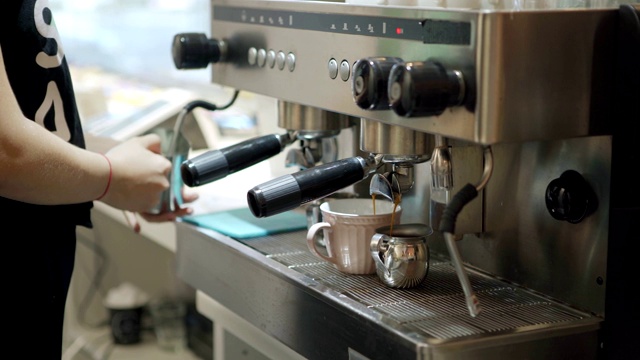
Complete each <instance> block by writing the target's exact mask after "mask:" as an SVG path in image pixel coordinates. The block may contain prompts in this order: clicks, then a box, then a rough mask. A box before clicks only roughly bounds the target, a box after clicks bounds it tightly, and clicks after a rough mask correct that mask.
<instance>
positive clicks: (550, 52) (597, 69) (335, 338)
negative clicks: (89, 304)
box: [174, 0, 639, 359]
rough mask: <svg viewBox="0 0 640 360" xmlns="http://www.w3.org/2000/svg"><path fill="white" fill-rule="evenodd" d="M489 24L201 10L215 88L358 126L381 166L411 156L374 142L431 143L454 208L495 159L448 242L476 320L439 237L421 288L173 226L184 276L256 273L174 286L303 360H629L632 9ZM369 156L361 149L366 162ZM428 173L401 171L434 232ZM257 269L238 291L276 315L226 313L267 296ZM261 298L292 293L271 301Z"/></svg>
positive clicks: (411, 208) (510, 13)
mask: <svg viewBox="0 0 640 360" xmlns="http://www.w3.org/2000/svg"><path fill="white" fill-rule="evenodd" d="M492 4H493V3H492ZM494 6H496V7H497V6H498V4H497V3H496V4H493V5H486V6H485V8H484V9H451V8H448V9H447V8H435V7H434V8H430V7H411V6H371V5H355V4H345V3H335V2H321V1H270V0H269V1H249V0H213V1H212V9H211V10H212V18H211V21H212V26H211V39H209V40H207V41H206V42H205V43H206V46H205V45H202V46H200V51H199V52H196V53H197V54H198V56H199V57H200V61H201V64H204V65H205V66H206V65H208V64H209V63H211V70H212V82H214V83H217V84H221V85H224V86H228V87H231V88H234V89H240V90H245V91H250V92H255V93H259V94H263V95H267V96H271V97H274V98H276V99H278V100H280V101H282V102H286V103H292V104H301V105H303V106H308V107H312V108H317V109H322V110H325V111H329V112H334V113H338V114H344V115H347V116H350V117H353V118H359V119H361V123H362V124H363V125H364V126H362V128H363V129H371V128H375V129H376V131H382V133H380V132H378V133H377V135H375V134H376V133H375V132H374V133H373V134H374V136H378V137H379V138H380V139H381V140H380V142H378V143H377V144H376V146H375V148H376V149H396V148H402V147H401V146H393V144H389V143H388V142H390V141H391V142H392V141H411V139H400V138H398V137H393V136H385V135H388V134H390V133H391V130H389V131H388V132H387V131H386V130H385V129H393V128H395V127H398V128H402V129H405V130H410V131H415V132H417V133H424V134H429V136H435V137H436V139H437V142H436V143H437V145H438V146H439V150H440V152H439V154H440V155H439V156H438V159H440V156H441V155H442V154H447V156H446V159H447V161H448V159H450V162H447V163H446V164H447V166H451V169H450V175H451V187H450V188H448V189H447V191H449V192H450V194H455V193H456V192H457V191H459V190H460V189H462V188H463V187H464V186H465V185H467V184H469V183H471V184H474V183H476V182H478V181H479V180H480V178H481V177H482V176H483V167H484V166H485V165H486V163H485V162H486V157H483V153H484V151H485V150H486V149H487V148H490V149H491V152H492V169H493V171H492V175H491V178H490V180H489V181H488V183H487V184H486V186H483V188H482V190H481V191H480V192H479V194H478V196H477V198H475V199H474V200H472V201H470V202H469V203H468V204H467V205H466V206H465V207H464V209H463V210H462V211H461V212H460V214H459V216H458V218H457V222H456V227H455V229H456V231H455V235H456V243H457V246H458V248H459V251H460V255H461V258H462V259H463V260H464V264H465V268H466V270H467V272H468V273H469V278H470V280H471V285H472V287H473V289H474V290H475V291H476V294H477V295H478V297H479V298H480V300H481V304H482V308H483V311H482V312H481V313H480V314H479V316H477V317H471V316H469V313H468V312H466V311H465V306H464V300H463V297H462V295H461V291H460V284H459V283H458V282H457V280H456V277H455V271H453V270H452V267H451V264H450V258H449V252H448V251H447V247H446V246H445V242H444V241H443V236H442V234H438V232H437V231H436V232H435V233H434V235H432V236H430V239H429V240H428V244H429V246H430V248H431V249H432V251H434V252H435V253H439V254H440V256H441V257H440V260H434V261H433V263H432V264H431V268H430V272H429V274H428V275H427V279H426V280H425V283H424V284H423V285H422V286H421V287H420V288H418V289H409V290H398V289H385V288H384V286H380V284H379V282H377V281H376V280H377V279H376V278H372V279H369V278H367V279H364V278H362V277H360V278H353V277H352V278H349V277H348V276H344V275H342V274H337V273H336V272H335V271H333V272H331V271H328V270H327V269H326V268H324V267H322V266H323V265H322V264H318V263H317V259H313V258H309V257H305V255H304V252H305V251H304V250H305V249H300V248H299V247H298V245H297V242H299V243H300V244H303V243H304V241H303V239H304V235H303V234H300V233H292V234H288V235H286V236H283V237H282V238H275V237H267V238H265V239H261V241H253V240H252V241H251V242H246V243H241V242H240V243H238V244H235V243H233V241H230V240H229V239H226V238H225V237H224V236H220V235H216V234H212V233H210V232H206V231H202V230H200V229H196V228H194V227H192V226H191V225H187V224H179V225H178V227H179V242H178V257H179V258H182V259H183V263H187V262H194V261H197V260H198V258H200V259H201V260H202V261H203V262H206V261H207V255H206V254H205V252H204V251H203V249H205V248H208V247H210V248H211V250H212V251H216V252H218V253H221V252H224V251H223V249H227V248H230V249H232V250H230V251H231V253H232V254H233V256H234V258H235V257H238V256H239V255H237V254H238V253H239V252H243V251H248V252H249V253H250V255H248V256H246V258H245V257H244V256H240V258H243V259H245V261H246V265H247V266H249V267H251V268H252V269H253V271H246V272H242V271H240V272H233V271H226V270H224V269H221V268H216V267H215V264H213V263H215V262H216V261H211V260H210V261H209V263H212V264H210V265H207V266H208V268H210V269H211V274H213V273H215V274H216V275H214V276H202V274H199V273H200V272H201V271H202V269H199V270H197V271H196V270H193V269H191V268H190V267H189V266H188V265H181V266H179V273H180V274H181V276H182V277H184V278H185V279H186V280H187V281H189V282H190V283H192V284H193V285H194V286H196V287H198V288H202V289H205V291H206V292H207V293H208V294H210V295H211V296H214V297H217V298H218V299H219V300H220V301H221V302H222V303H223V304H224V305H225V306H229V307H230V308H231V309H232V310H234V311H236V312H237V313H239V314H240V315H241V316H243V317H245V318H246V319H247V320H248V321H250V322H252V323H254V325H257V326H259V327H261V328H262V329H263V330H265V331H266V332H267V333H269V334H271V335H272V336H274V337H275V338H277V339H278V340H279V341H281V342H283V343H285V344H286V345H288V346H289V347H291V348H292V349H294V350H295V351H297V352H299V353H300V354H301V355H303V356H304V357H306V358H310V359H326V358H332V359H347V358H348V359H389V358H397V359H400V358H402V359H405V358H415V359H484V358H492V359H495V358H500V359H512V358H545V359H551V358H562V359H566V358H572V359H573V358H576V359H577V358H579V359H595V358H612V359H613V358H618V357H619V358H626V357H627V356H630V352H632V351H633V350H632V346H631V345H630V341H629V339H630V338H629V335H628V334H626V333H625V331H624V330H623V329H624V327H625V324H630V323H627V321H632V322H633V319H635V321H637V320H638V319H637V315H638V312H637V310H634V307H633V306H631V302H630V300H628V298H627V300H625V298H626V297H625V296H624V293H625V291H626V290H625V286H626V281H628V280H630V279H631V277H630V275H628V271H627V269H629V267H627V265H622V264H628V263H629V261H630V259H631V257H630V255H629V254H628V251H629V248H628V246H630V245H625V244H628V241H629V238H630V232H631V230H630V228H631V226H630V224H631V222H630V221H631V218H632V214H635V213H637V206H638V205H637V202H636V201H637V200H638V197H637V196H635V195H631V196H626V195H625V194H624V193H623V190H622V189H621V188H619V187H618V186H620V187H624V186H627V185H630V180H628V178H627V177H628V176H629V172H628V171H629V170H628V165H629V164H628V163H627V162H628V161H630V160H631V161H637V155H634V153H637V150H635V151H634V150H633V148H632V147H631V145H630V143H631V141H629V140H630V139H632V137H633V133H634V132H635V131H636V130H637V125H632V124H631V123H633V122H637V121H638V120H639V119H638V111H637V110H634V109H635V107H633V106H629V105H628V104H627V103H626V101H627V100H628V99H629V96H632V95H630V94H629V92H630V93H631V94H634V93H635V94H637V90H636V89H637V88H638V87H639V84H638V82H637V80H638V78H637V76H638V75H637V74H638V73H637V70H629V69H625V70H624V71H623V70H622V69H621V67H622V66H624V63H625V61H626V62H627V64H629V61H633V60H629V58H631V59H633V57H632V56H637V50H634V49H635V48H636V47H637V46H638V43H637V42H634V41H637V37H636V38H634V36H635V35H631V36H630V37H625V36H626V35H625V31H626V30H625V31H621V29H622V26H623V25H621V24H622V23H624V22H625V21H627V20H625V19H629V18H631V21H630V22H627V24H629V23H631V24H633V21H634V20H633V19H637V13H638V6H637V5H635V6H627V7H626V8H624V9H622V8H618V7H601V8H558V7H556V8H549V9H533V10H526V9H520V8H510V9H505V10H499V9H495V8H493V7H494ZM623 10H624V11H623ZM634 14H635V15H634ZM634 16H635V17H634ZM624 26H627V25H624ZM630 29H631V30H629V31H630V32H629V34H637V31H638V30H637V29H635V28H633V26H631V27H630ZM627 30H628V29H627ZM634 39H636V40H634ZM621 44H627V45H628V46H629V48H630V49H631V50H628V49H625V46H623V45H621ZM210 48H215V51H211V50H210ZM203 49H204V50H203ZM185 51H186V50H185ZM193 56H195V55H193ZM174 57H175V53H174ZM203 59H204V60H203ZM634 71H635V72H634ZM621 74H625V75H621ZM625 81H626V82H627V84H628V87H627V88H624V87H622V86H621V83H622V82H625ZM634 91H635V92H634ZM375 124H379V125H380V126H375ZM380 128H382V129H383V130H379V129H380ZM635 135H636V136H637V135H638V133H635ZM370 137H371V134H368V133H366V131H364V130H363V132H362V133H361V145H362V146H364V145H367V146H368V145H369V144H372V143H375V142H372V141H371V138H370ZM364 140H366V141H364ZM384 141H386V142H387V143H384ZM365 147H366V146H365ZM361 149H362V150H366V151H370V149H364V148H362V147H361ZM442 151H444V152H442ZM434 154H435V153H434ZM354 155H356V154H354ZM375 155H386V156H389V157H391V158H394V156H395V157H397V156H399V155H405V154H375ZM429 157H430V156H429ZM423 160H424V158H422V159H421V160H420V161H417V162H415V163H413V164H411V166H410V168H411V184H412V185H411V186H410V189H408V190H407V191H406V192H405V193H404V194H403V196H402V206H403V218H402V222H404V223H411V222H415V223H425V224H430V225H431V226H432V227H433V228H434V230H438V225H439V217H438V216H434V215H438V212H439V211H441V210H442V207H443V206H444V205H443V203H442V199H440V198H438V196H439V195H438V196H436V195H437V194H436V192H435V190H434V188H433V185H432V171H433V169H434V168H433V167H432V166H430V164H429V162H424V161H423ZM431 160H432V161H435V160H433V159H431ZM283 166H284V164H283ZM440 166H442V165H440ZM376 171H378V172H380V169H378V170H376ZM365 178H366V175H365ZM408 188H409V187H408ZM616 188H617V190H614V189H616ZM436 190H438V191H440V190H441V189H436ZM366 195H368V194H366ZM366 195H365V196H366ZM445 203H446V201H445ZM434 219H437V220H434ZM180 236H185V237H188V238H189V240H190V241H188V242H187V241H180ZM296 236H297V237H299V239H297V238H296ZM210 237H217V238H218V240H219V241H218V242H216V241H213V242H212V240H211V239H209V238H210ZM198 242H200V243H201V245H194V244H195V243H198ZM288 242H291V243H292V244H293V245H291V244H289V245H286V246H284V245H283V246H284V247H283V248H279V249H275V248H276V247H277V246H276V244H284V243H288ZM220 243H223V244H224V245H220ZM194 247H196V248H197V251H196V250H194ZM192 257H195V259H194V258H192ZM216 259H217V255H216ZM296 259H298V260H296ZM219 260H220V262H221V263H226V262H228V261H227V260H223V259H222V258H220V259H219ZM235 260H236V261H240V260H239V259H235ZM256 262H257V263H258V264H259V265H256ZM256 267H257V268H259V269H262V271H264V272H265V273H267V275H263V277H262V278H261V279H262V280H264V281H250V282H251V283H252V284H253V285H254V288H253V291H257V292H259V293H260V294H262V295H263V296H264V297H265V298H266V299H269V300H271V306H272V307H266V306H265V305H263V304H259V303H255V302H252V301H238V299H241V298H242V299H245V300H246V298H247V297H250V296H251V295H250V294H251V292H250V291H249V290H247V289H242V290H240V289H238V290H234V294H235V295H229V294H228V293H227V294H225V295H221V291H228V287H227V286H226V285H224V284H226V283H228V282H229V281H230V278H231V279H233V280H238V281H243V278H242V276H247V277H250V278H251V279H250V280H255V279H254V277H261V276H262V275H256V274H257V273H258V272H256V271H255V269H256ZM312 269H319V270H317V271H315V272H314V271H312ZM629 285H630V284H629ZM273 287H275V288H278V289H282V288H286V289H287V290H289V291H290V293H289V295H288V296H287V297H286V299H283V298H282V297H281V295H279V294H281V293H282V292H281V291H280V292H278V291H274V290H273V289H272V288H273ZM281 302H286V303H287V305H286V306H283V305H281V304H280V303H281ZM276 303H278V304H280V305H274V304H276ZM321 313H322V314H324V319H325V320H330V321H329V322H327V321H323V320H322V319H323V316H322V315H321ZM629 319H631V320H629ZM333 322H335V323H333ZM341 324H342V325H341ZM312 328H315V329H317V331H315V332H314V331H312V330H311V329H312Z"/></svg>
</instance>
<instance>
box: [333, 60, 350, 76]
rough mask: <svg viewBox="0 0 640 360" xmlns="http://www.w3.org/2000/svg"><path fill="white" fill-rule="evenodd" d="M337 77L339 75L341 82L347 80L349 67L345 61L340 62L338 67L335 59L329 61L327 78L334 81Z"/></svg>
mask: <svg viewBox="0 0 640 360" xmlns="http://www.w3.org/2000/svg"><path fill="white" fill-rule="evenodd" d="M338 75H340V79H342V81H347V80H349V76H351V65H349V62H348V61H347V60H342V61H341V62H340V65H338V61H337V60H336V59H331V60H329V76H330V77H331V78H332V79H335V78H336V77H338Z"/></svg>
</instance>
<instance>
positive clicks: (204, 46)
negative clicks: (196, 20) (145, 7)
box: [171, 33, 224, 69]
mask: <svg viewBox="0 0 640 360" xmlns="http://www.w3.org/2000/svg"><path fill="white" fill-rule="evenodd" d="M222 44H223V43H222V42H221V41H218V40H216V39H209V38H207V36H206V35H205V34H202V33H183V34H177V35H175V36H174V37H173V44H172V46H171V54H172V55H173V63H174V64H175V66H176V68H178V69H204V68H206V67H207V66H209V64H210V63H217V62H218V61H221V60H222V58H223V55H224V51H223V46H222Z"/></svg>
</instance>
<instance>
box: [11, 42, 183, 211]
mask: <svg viewBox="0 0 640 360" xmlns="http://www.w3.org/2000/svg"><path fill="white" fill-rule="evenodd" d="M159 153H160V138H159V137H158V136H157V135H154V134H152V135H145V136H142V137H139V138H134V139H131V140H127V141H125V142H123V143H122V144H119V145H117V146H115V147H113V148H111V149H110V150H109V151H108V152H107V153H106V154H105V156H106V157H108V158H109V160H110V163H111V169H110V164H109V161H107V159H105V156H103V155H101V154H99V153H96V152H92V151H88V150H84V149H81V148H78V147H76V146H73V145H71V144H69V143H67V142H65V141H64V140H62V139H60V138H58V137H57V136H55V135H54V134H52V133H51V132H49V131H47V130H46V129H44V128H43V127H41V126H40V125H38V124H36V123H35V122H33V121H31V120H29V119H27V118H25V117H24V115H23V114H22V111H21V110H20V107H19V105H18V102H17V100H16V98H15V96H14V94H13V91H12V89H11V86H10V83H9V80H8V77H7V73H6V70H5V66H4V61H3V58H2V52H1V51H0V196H3V197H6V198H10V199H14V200H19V201H22V202H27V203H33V204H44V205H54V204H70V203H80V202H86V201H92V200H95V199H97V198H98V197H99V196H101V195H102V194H103V192H104V191H105V188H106V187H107V183H108V181H109V176H110V172H111V176H112V179H111V184H110V188H109V191H108V193H107V194H106V195H105V196H104V197H103V198H102V201H103V202H105V203H107V204H109V205H111V206H114V207H116V208H119V209H123V210H131V211H139V212H146V211H148V210H149V209H152V208H153V207H154V206H155V205H156V204H157V203H158V202H159V199H160V194H161V193H162V191H164V190H165V189H167V188H168V186H169V182H168V179H167V174H168V172H169V170H170V168H171V163H170V162H169V161H168V160H167V159H166V158H164V157H163V156H161V155H158V154H159Z"/></svg>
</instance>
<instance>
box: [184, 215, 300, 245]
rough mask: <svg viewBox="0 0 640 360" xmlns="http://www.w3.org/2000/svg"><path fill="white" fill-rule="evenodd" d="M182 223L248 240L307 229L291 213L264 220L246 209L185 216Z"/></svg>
mask: <svg viewBox="0 0 640 360" xmlns="http://www.w3.org/2000/svg"><path fill="white" fill-rule="evenodd" d="M182 219H183V220H184V221H186V222H189V223H192V224H195V225H198V226H201V227H204V228H207V229H211V230H215V231H217V232H219V233H221V234H224V235H227V236H230V237H232V238H235V239H250V238H254V237H259V236H266V235H272V234H278V233H283V232H289V231H296V230H302V229H306V228H307V219H306V217H305V216H304V215H302V214H299V213H295V212H292V211H286V212H283V213H280V214H276V215H272V216H269V217H265V218H257V217H255V216H253V214H252V213H251V211H250V210H249V209H248V208H240V209H234V210H227V211H221V212H215V213H209V214H202V215H192V216H185V217H183V218H182Z"/></svg>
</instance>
